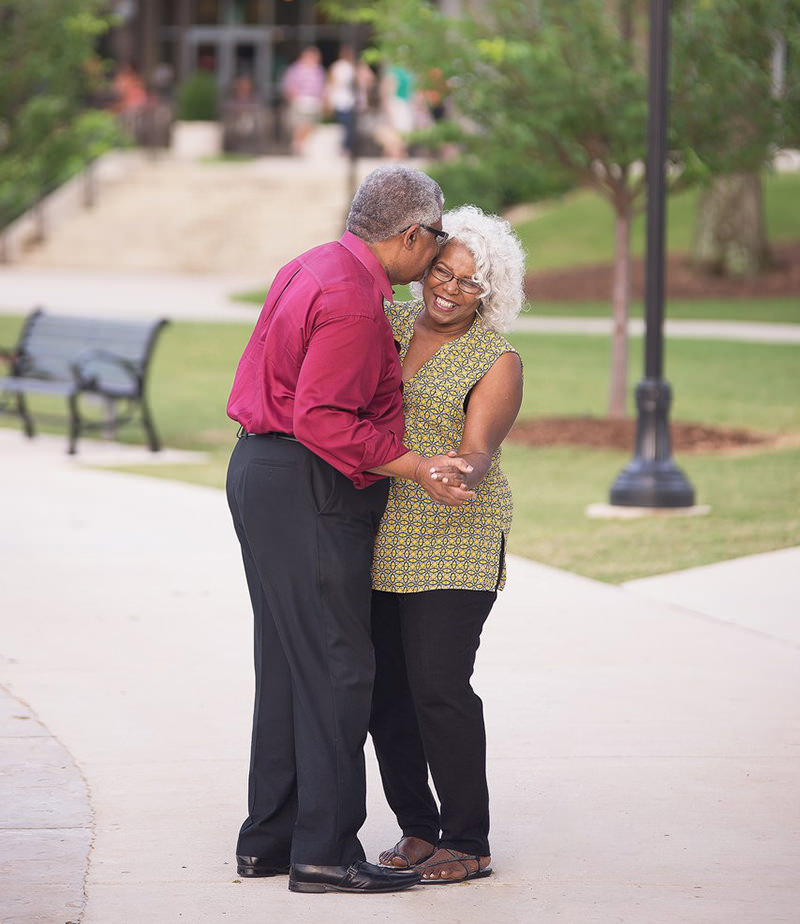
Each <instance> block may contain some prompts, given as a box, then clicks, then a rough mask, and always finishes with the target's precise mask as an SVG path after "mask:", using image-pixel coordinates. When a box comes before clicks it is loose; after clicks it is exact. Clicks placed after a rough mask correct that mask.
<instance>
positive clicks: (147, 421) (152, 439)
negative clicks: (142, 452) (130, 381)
mask: <svg viewBox="0 0 800 924" xmlns="http://www.w3.org/2000/svg"><path fill="white" fill-rule="evenodd" d="M141 407H142V423H143V424H144V430H145V433H146V434H147V442H148V444H149V446H150V450H151V451H152V452H158V451H159V449H161V442H160V440H159V439H158V434H157V433H156V428H155V424H154V423H153V418H152V417H151V416H150V409H149V408H148V407H147V402H146V401H145V400H144V399H142V402H141Z"/></svg>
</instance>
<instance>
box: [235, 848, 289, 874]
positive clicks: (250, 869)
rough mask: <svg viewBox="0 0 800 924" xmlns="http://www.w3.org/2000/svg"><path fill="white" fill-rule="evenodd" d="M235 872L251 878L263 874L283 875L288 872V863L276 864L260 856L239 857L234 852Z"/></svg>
mask: <svg viewBox="0 0 800 924" xmlns="http://www.w3.org/2000/svg"><path fill="white" fill-rule="evenodd" d="M236 872H237V873H238V874H239V875H240V876H248V877H249V878H251V879H255V878H262V877H264V876H281V875H283V876H285V875H286V874H287V873H288V872H289V864H288V863H287V864H286V866H278V865H277V864H275V863H274V862H272V861H271V860H262V859H261V857H240V856H239V854H238V853H237V854H236Z"/></svg>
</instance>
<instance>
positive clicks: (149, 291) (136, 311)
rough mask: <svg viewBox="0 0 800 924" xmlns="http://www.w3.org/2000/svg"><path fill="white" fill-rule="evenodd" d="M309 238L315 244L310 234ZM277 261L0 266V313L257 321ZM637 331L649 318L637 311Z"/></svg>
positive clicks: (574, 324) (675, 334) (706, 334)
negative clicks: (177, 266)
mask: <svg viewBox="0 0 800 924" xmlns="http://www.w3.org/2000/svg"><path fill="white" fill-rule="evenodd" d="M308 246H309V247H310V246H312V243H311V242H308ZM278 268H279V267H278V264H276V265H275V266H274V267H271V268H270V270H269V272H265V273H264V274H263V275H256V274H254V273H252V272H251V273H249V274H243V273H239V274H230V273H228V274H207V275H203V274H198V273H167V272H163V271H153V270H149V271H136V272H134V271H132V270H119V269H117V270H105V271H96V270H81V269H75V268H62V269H58V268H51V267H49V268H35V269H34V268H30V267H24V266H10V267H9V266H5V267H4V266H0V314H23V315H24V314H27V313H28V312H29V311H30V310H31V309H32V308H34V307H37V306H41V307H44V308H47V309H48V310H50V311H53V312H59V313H62V314H81V315H89V316H98V317H106V316H108V315H109V313H114V314H118V315H119V316H121V317H147V318H152V317H167V318H170V319H171V320H174V321H245V322H248V323H251V324H252V323H254V322H255V319H256V318H257V316H258V312H259V310H260V305H256V304H246V303H243V302H238V301H234V300H232V298H231V296H232V295H234V294H236V293H241V292H249V291H254V290H260V289H266V287H267V286H268V285H269V283H270V281H271V279H272V275H273V274H274V272H275V271H276V270H277V269H278ZM612 326H613V324H612V321H611V319H610V318H560V317H539V316H537V315H536V305H535V304H533V305H532V306H531V308H530V310H529V311H526V312H525V313H524V314H522V315H521V316H520V317H519V318H518V319H517V321H516V322H515V324H514V330H522V331H534V332H537V333H542V334H555V333H560V334H596V335H601V336H609V335H610V334H611V329H612ZM628 329H629V332H630V335H631V336H632V337H640V336H642V335H643V333H644V322H643V321H642V320H641V319H640V318H632V319H631V320H630V322H629V328H628ZM664 333H665V336H667V337H668V338H676V339H686V338H688V339H699V340H744V341H750V342H754V343H756V342H761V343H786V344H797V343H800V324H778V323H756V322H750V321H704V320H699V319H698V320H669V319H667V320H666V321H665V322H664Z"/></svg>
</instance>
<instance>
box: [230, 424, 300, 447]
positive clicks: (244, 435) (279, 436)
mask: <svg viewBox="0 0 800 924" xmlns="http://www.w3.org/2000/svg"><path fill="white" fill-rule="evenodd" d="M236 436H237V437H238V439H240V440H249V439H254V438H256V437H258V438H259V439H270V440H291V441H292V442H293V443H299V442H300V440H298V439H295V437H293V436H292V435H291V434H289V433H248V431H247V430H245V428H244V427H239V431H238V432H237V434H236Z"/></svg>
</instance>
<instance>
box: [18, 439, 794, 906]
mask: <svg viewBox="0 0 800 924" xmlns="http://www.w3.org/2000/svg"><path fill="white" fill-rule="evenodd" d="M144 454H145V451H144V450H142V455H144ZM80 459H81V457H80V456H79V457H78V458H77V459H75V458H70V457H68V456H67V455H66V454H65V453H64V446H63V440H61V439H54V438H40V439H37V441H36V442H35V443H33V444H31V443H29V442H28V441H27V440H24V439H22V438H21V437H20V435H19V434H18V433H16V432H14V431H4V430H0V483H1V484H2V485H3V488H2V490H3V510H4V517H5V529H4V530H3V534H2V539H0V544H1V545H2V561H3V566H4V580H3V592H4V593H3V606H2V614H1V615H0V630H1V634H0V638H2V642H0V685H2V687H3V688H4V689H5V695H4V696H0V735H1V736H2V737H3V739H4V742H3V743H4V748H3V751H4V754H7V755H8V757H6V758H4V763H3V765H2V769H3V773H2V775H0V787H2V789H3V791H2V792H0V816H2V817H0V850H1V851H2V853H1V854H0V877H2V887H1V888H0V894H2V896H3V898H2V900H1V901H2V906H0V920H2V921H3V922H4V924H22V922H24V924H34V922H48V924H52V922H57V924H61V922H65V921H81V922H83V924H145V922H147V924H178V922H186V921H190V922H192V924H196V922H198V924H200V922H220V921H223V920H224V921H228V922H231V924H237V922H241V924H245V922H247V924H251V922H252V921H261V920H267V921H288V922H297V924H301V922H302V924H304V922H312V921H320V920H325V921H326V924H340V922H341V924H345V922H347V924H352V922H353V921H356V920H358V921H362V920H364V921H367V920H370V921H382V922H383V921H385V922H398V924H399V922H403V924H409V922H419V924H422V922H428V921H430V920H436V921H438V922H442V924H456V922H462V921H465V920H468V919H469V920H476V921H487V922H494V921H504V922H511V924H530V922H542V924H551V922H553V921H555V920H563V921H565V922H569V924H595V922H596V924H608V922H611V921H621V922H630V924H661V922H664V924H667V922H669V924H674V922H676V921H679V922H682V924H706V922H725V924H736V922H741V924H753V922H758V924H778V922H786V924H789V922H791V924H794V922H795V921H796V920H797V908H798V906H800V883H799V882H798V878H797V869H798V867H800V840H799V839H798V831H800V800H798V798H797V780H798V778H800V719H799V717H798V708H797V703H798V699H799V698H800V697H799V696H798V694H800V644H799V643H798V638H797V634H796V632H797V630H796V619H797V615H798V613H800V593H798V585H797V582H796V580H794V575H796V573H797V571H798V568H800V549H794V550H786V551H783V552H780V553H775V554H774V555H763V556H754V557H753V558H752V559H743V560H740V561H738V562H732V563H726V564H725V565H719V566H711V567H710V568H705V569H695V572H694V573H689V572H687V573H684V575H676V576H675V577H674V580H672V579H671V578H670V577H660V578H653V579H649V580H650V581H651V582H652V583H651V584H650V586H649V589H648V586H647V585H648V581H638V582H635V585H634V584H632V585H631V586H630V587H627V588H626V587H622V588H620V587H612V586H608V585H603V584H599V583H596V582H593V581H590V580H587V579H584V578H580V577H577V576H575V575H571V574H567V573H565V572H561V571H557V570H555V569H552V568H548V567H544V566H542V565H538V564H535V563H533V562H528V561H524V560H521V559H513V560H512V561H511V563H510V580H509V586H508V589H507V590H506V591H505V592H504V593H503V594H502V595H501V597H500V600H499V602H498V604H497V606H496V609H495V611H494V613H493V614H492V617H491V619H490V621H489V623H488V625H487V628H486V631H485V633H484V641H483V644H482V647H481V651H480V654H479V658H478V669H477V672H476V681H475V682H476V687H477V689H478V690H479V692H480V693H481V695H482V697H483V699H484V703H485V708H486V715H487V725H488V732H489V755H490V757H489V773H490V786H491V792H492V811H493V835H492V843H493V857H494V867H495V875H494V876H493V877H491V878H489V879H487V880H483V881H480V882H475V883H466V884H464V885H460V886H453V887H452V888H451V889H434V888H432V887H419V888H416V889H414V890H412V891H411V892H409V893H405V894H402V895H388V896H374V897H364V896H301V895H294V894H291V893H289V892H288V890H287V889H286V881H285V879H272V880H259V881H252V882H239V881H238V880H237V877H236V875H235V868H234V866H233V856H232V854H233V848H234V842H235V835H236V831H237V828H238V825H239V823H240V822H241V818H242V812H243V809H244V805H245V784H246V771H247V752H248V741H249V723H250V700H251V697H252V668H251V617H250V615H249V604H248V600H247V596H246V592H245V586H244V579H243V574H242V569H241V564H240V561H239V557H238V550H237V547H236V542H235V539H234V536H233V532H232V528H231V526H230V523H229V517H228V513H227V510H226V506H225V500H224V495H223V492H222V491H218V490H213V489H203V488H199V487H193V486H189V485H184V484H176V483H170V482H165V481H159V480H150V479H147V478H142V477H137V476H131V475H124V474H120V473H115V472H108V471H96V470H92V469H89V468H87V467H85V466H84V465H82V464H81V461H80ZM687 575H690V577H691V580H690V583H691V585H692V597H691V599H689V598H688V597H687V596H685V594H687V593H688V590H687V586H688V585H687V580H688V579H687ZM732 576H733V577H732ZM734 578H735V579H737V580H741V581H742V583H743V585H744V586H748V587H756V588H759V587H760V588H764V589H765V593H768V594H769V597H768V599H769V607H761V606H760V605H759V596H758V595H757V594H754V595H753V596H752V597H746V596H745V595H743V594H740V593H738V592H737V591H736V590H735V588H734V587H733V586H732V582H733V579H734ZM704 582H705V583H704ZM671 588H672V589H674V593H673V590H672V589H671ZM726 588H727V590H726ZM726 594H727V596H726ZM706 600H709V601H714V604H713V606H712V607H710V608H709V609H708V610H706V609H705V606H704V602H705V601H706ZM720 607H722V608H723V609H722V611H720ZM776 608H778V609H779V610H780V611H781V612H783V613H784V614H785V617H786V622H785V625H786V628H785V629H782V628H781V627H780V625H777V624H776V623H775V622H774V621H773V620H772V619H771V618H770V613H771V612H774V611H775V609H776ZM792 615H794V620H793V619H792V618H791V617H792ZM20 729H25V730H26V731H25V732H24V733H21V731H20ZM23 768H24V769H23ZM368 772H369V817H368V820H367V823H366V825H365V828H364V830H363V832H362V833H363V842H364V845H365V847H366V849H367V851H368V854H369V855H370V856H371V857H373V858H374V856H375V855H376V854H377V852H378V851H379V850H380V849H382V848H384V847H386V846H388V845H390V844H391V843H393V842H394V840H395V839H396V836H397V831H396V829H395V825H394V821H393V819H392V818H391V817H390V814H389V812H388V810H387V809H386V807H385V805H384V803H383V798H382V794H381V792H380V786H379V782H378V777H377V771H376V768H375V763H374V759H373V758H372V755H371V752H370V753H369V756H368ZM37 780H38V781H39V782H38V783H37ZM90 840H91V849H90V850H88V843H89V841H90Z"/></svg>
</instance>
